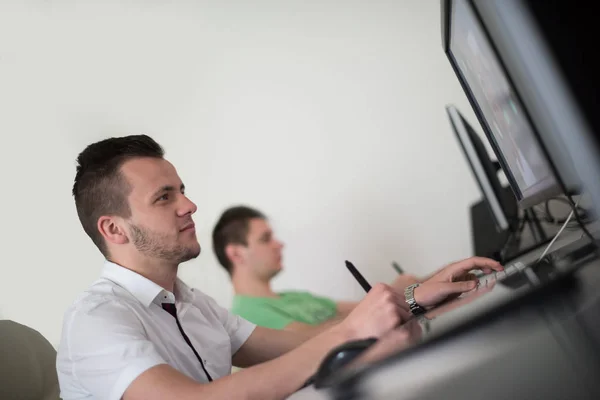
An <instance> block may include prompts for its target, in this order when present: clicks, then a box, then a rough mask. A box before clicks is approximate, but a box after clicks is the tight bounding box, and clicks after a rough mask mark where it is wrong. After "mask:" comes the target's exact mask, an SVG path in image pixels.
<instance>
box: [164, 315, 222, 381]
mask: <svg viewBox="0 0 600 400" xmlns="http://www.w3.org/2000/svg"><path fill="white" fill-rule="evenodd" d="M162 308H163V309H164V310H165V311H166V312H168V313H169V314H171V315H172V316H173V318H175V322H177V327H178V328H179V332H181V335H182V336H183V338H184V339H185V342H186V343H187V344H188V346H190V348H191V349H192V351H193V352H194V354H195V355H196V358H197V359H198V361H200V365H201V366H202V370H203V371H204V373H205V374H206V377H207V378H208V381H209V382H212V377H211V376H210V374H209V373H208V371H207V370H206V368H205V367H204V363H203V362H202V358H201V357H200V355H199V354H198V352H197V351H196V349H195V348H194V346H193V345H192V342H191V341H190V339H189V338H188V336H187V335H186V334H185V332H184V331H183V328H182V326H181V323H180V322H179V318H177V307H175V304H173V303H162Z"/></svg>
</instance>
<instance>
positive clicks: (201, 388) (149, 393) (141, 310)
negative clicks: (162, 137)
mask: <svg viewBox="0 0 600 400" xmlns="http://www.w3.org/2000/svg"><path fill="white" fill-rule="evenodd" d="M73 194H74V197H75V204H76V207H77V213H78V215H79V218H80V221H81V224H82V226H83V228H84V230H85V231H86V233H87V234H88V235H89V236H90V237H91V238H92V240H93V241H94V243H95V244H96V245H97V247H98V248H99V250H100V251H101V252H102V254H103V255H104V256H105V258H106V260H105V263H104V268H103V270H102V273H101V277H100V279H98V280H97V281H96V282H94V283H93V284H92V285H91V287H90V288H88V289H87V290H86V291H85V292H84V293H82V294H81V295H80V296H79V297H78V298H77V299H76V300H75V302H74V304H73V305H72V306H71V307H69V309H68V310H67V312H66V313H65V316H64V322H63V329H62V338H61V342H60V345H59V348H58V354H57V360H56V367H57V372H58V378H59V383H60V388H61V397H62V398H63V399H64V400H70V399H124V400H136V399H144V400H153V399H193V398H198V399H200V398H223V399H237V398H245V399H283V398H285V397H287V396H289V395H290V394H291V393H293V392H294V391H295V390H297V389H298V388H300V387H301V386H302V384H303V383H304V382H305V381H306V380H307V378H309V376H311V375H312V374H313V373H314V372H315V370H316V368H317V367H318V365H319V362H320V361H321V359H322V358H323V357H324V355H325V354H326V353H327V352H328V351H329V350H330V349H331V348H333V347H334V346H337V345H339V344H341V343H343V342H345V341H348V340H354V339H361V338H367V337H376V338H378V337H381V336H382V335H385V334H386V333H388V332H394V331H395V327H397V326H398V325H399V324H401V323H402V322H403V321H405V320H406V319H407V318H408V317H409V314H408V312H407V311H406V309H405V308H404V307H403V305H402V299H401V298H400V296H398V294H397V293H396V292H395V291H394V290H392V289H391V288H390V287H389V286H387V285H383V284H379V285H375V286H374V287H373V289H372V290H371V291H370V292H369V294H368V295H367V296H365V298H364V299H363V301H361V302H360V303H359V305H358V306H357V307H356V308H355V309H354V310H353V311H352V312H351V313H350V314H349V315H348V317H347V318H346V319H345V320H344V321H342V322H341V323H339V324H337V325H336V326H334V327H332V328H331V329H329V330H327V331H325V332H323V333H322V334H320V335H318V336H316V337H313V338H310V339H307V336H305V335H300V334H298V333H294V332H286V331H279V330H273V329H268V328H264V327H260V326H255V325H254V324H252V323H251V322H249V321H247V320H245V319H243V318H240V317H239V316H235V315H233V314H231V313H230V312H228V311H227V310H226V309H224V308H223V307H220V306H219V305H218V304H217V303H216V302H215V301H214V300H213V299H212V298H211V297H209V296H207V295H206V294H204V293H202V292H200V291H198V290H196V289H194V288H191V287H189V286H187V285H186V284H185V283H184V282H183V281H181V280H180V279H179V278H177V271H178V267H179V264H181V263H183V262H185V261H188V260H190V259H193V258H195V257H197V256H198V255H199V254H200V245H199V243H198V240H197V238H196V231H195V226H194V222H193V219H192V215H193V214H194V213H195V212H196V205H195V204H194V203H192V201H190V199H188V197H187V196H186V195H185V187H184V184H183V182H182V181H181V179H180V177H179V175H178V174H177V171H176V170H175V168H174V167H173V165H172V164H171V163H169V162H168V161H167V160H165V159H164V158H163V151H162V149H161V147H160V146H159V145H158V144H157V143H156V142H155V141H154V140H152V139H151V138H150V137H148V136H144V135H141V136H127V137H121V138H110V139H106V140H103V141H100V142H97V143H94V144H92V145H90V146H88V147H87V148H86V149H85V150H83V152H82V153H81V154H80V155H79V157H78V167H77V174H76V177H75V183H74V186H73ZM482 266H484V267H486V268H487V269H490V268H493V269H497V268H500V267H499V266H497V264H496V263H493V262H491V261H490V262H488V263H487V264H485V265H483V264H482ZM474 286H475V284H474V283H473V282H459V284H457V285H455V286H453V292H454V293H458V292H462V291H465V290H470V289H472V288H474ZM418 289H419V292H415V298H416V299H417V301H423V302H424V303H423V304H425V303H427V302H431V301H434V300H435V299H434V298H435V296H439V293H440V291H439V288H436V287H435V285H433V286H431V287H426V286H425V285H423V286H422V287H420V288H418ZM232 364H233V365H235V366H237V367H242V368H244V369H243V370H241V371H239V372H237V373H235V374H231V367H232Z"/></svg>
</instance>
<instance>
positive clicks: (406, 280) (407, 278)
mask: <svg viewBox="0 0 600 400" xmlns="http://www.w3.org/2000/svg"><path fill="white" fill-rule="evenodd" d="M420 282H421V280H420V279H419V278H417V277H416V276H414V275H410V274H401V275H399V276H398V277H396V279H394V281H393V282H392V283H391V284H390V286H391V287H393V288H394V289H396V291H397V292H399V293H404V289H405V288H406V287H407V286H408V285H412V284H413V283H420Z"/></svg>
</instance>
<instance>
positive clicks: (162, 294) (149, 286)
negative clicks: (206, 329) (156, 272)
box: [101, 260, 193, 307]
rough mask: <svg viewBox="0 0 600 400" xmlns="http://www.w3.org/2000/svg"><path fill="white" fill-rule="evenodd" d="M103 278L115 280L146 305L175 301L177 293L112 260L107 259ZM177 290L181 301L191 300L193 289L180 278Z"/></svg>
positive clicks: (176, 284) (177, 282) (176, 286)
mask: <svg viewBox="0 0 600 400" xmlns="http://www.w3.org/2000/svg"><path fill="white" fill-rule="evenodd" d="M101 276H102V278H105V279H108V280H110V281H113V282H114V283H116V284H118V285H119V286H121V287H122V288H124V289H125V290H127V291H128V292H129V293H131V294H132V295H133V296H134V297H135V298H136V299H137V300H138V301H139V302H140V303H142V304H143V305H144V306H145V307H149V306H150V304H152V303H156V304H159V305H160V303H175V297H176V296H175V294H174V293H171V292H169V291H168V290H165V289H163V288H162V287H161V286H159V285H157V284H156V283H154V282H152V281H151V280H150V279H148V278H146V277H144V276H142V275H140V274H138V273H137V272H134V271H132V270H130V269H127V268H125V267H122V266H120V265H118V264H115V263H113V262H111V261H108V260H105V262H104V267H103V269H102V274H101ZM175 292H176V294H177V299H178V300H180V301H191V298H192V296H193V289H190V288H189V287H188V286H187V285H186V284H185V283H183V281H181V280H180V279H179V278H177V280H176V281H175Z"/></svg>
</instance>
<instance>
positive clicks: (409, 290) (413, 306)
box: [404, 283, 426, 315]
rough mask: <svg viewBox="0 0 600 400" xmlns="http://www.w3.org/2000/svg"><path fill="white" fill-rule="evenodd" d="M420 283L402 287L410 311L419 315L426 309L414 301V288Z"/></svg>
mask: <svg viewBox="0 0 600 400" xmlns="http://www.w3.org/2000/svg"><path fill="white" fill-rule="evenodd" d="M420 285H421V284H420V283H413V284H412V285H409V286H407V287H406V289H404V297H405V298H406V302H407V303H408V307H409V309H410V312H411V313H413V315H420V314H423V313H424V312H425V311H426V310H425V309H424V308H423V307H421V306H420V305H418V304H417V302H416V301H415V289H416V288H418V287H419V286H420Z"/></svg>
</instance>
